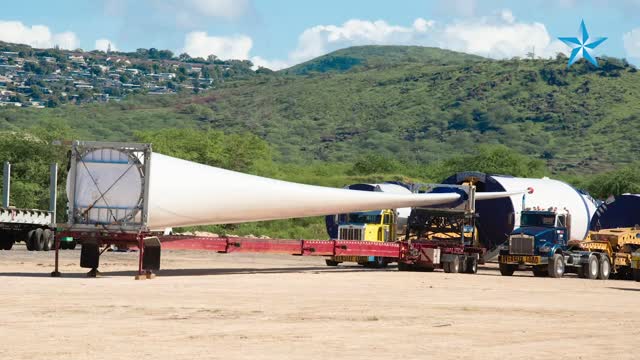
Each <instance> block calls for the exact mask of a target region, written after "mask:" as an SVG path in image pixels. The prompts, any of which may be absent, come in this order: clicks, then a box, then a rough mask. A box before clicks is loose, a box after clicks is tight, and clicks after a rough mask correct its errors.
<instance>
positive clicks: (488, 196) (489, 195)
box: [476, 190, 526, 200]
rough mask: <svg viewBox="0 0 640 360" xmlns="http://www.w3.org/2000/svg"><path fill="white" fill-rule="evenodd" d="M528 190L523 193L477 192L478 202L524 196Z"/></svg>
mask: <svg viewBox="0 0 640 360" xmlns="http://www.w3.org/2000/svg"><path fill="white" fill-rule="evenodd" d="M525 192H526V190H522V191H495V192H477V193H476V200H493V199H500V198H505V197H509V196H513V195H522V194H524V193H525Z"/></svg>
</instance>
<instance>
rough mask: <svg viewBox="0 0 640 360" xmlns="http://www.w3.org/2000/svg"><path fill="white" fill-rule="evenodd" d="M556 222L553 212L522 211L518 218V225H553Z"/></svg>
mask: <svg viewBox="0 0 640 360" xmlns="http://www.w3.org/2000/svg"><path fill="white" fill-rule="evenodd" d="M555 222H556V216H555V215H554V214H531V213H523V214H522V216H521V218H520V226H544V227H553V226H554V225H555Z"/></svg>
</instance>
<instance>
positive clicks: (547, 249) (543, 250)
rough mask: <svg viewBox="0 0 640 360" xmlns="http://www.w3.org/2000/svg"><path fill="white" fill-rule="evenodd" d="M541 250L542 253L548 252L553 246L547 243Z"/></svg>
mask: <svg viewBox="0 0 640 360" xmlns="http://www.w3.org/2000/svg"><path fill="white" fill-rule="evenodd" d="M539 250H540V252H541V253H548V252H549V251H551V248H550V247H549V246H546V245H545V246H541V247H540V249H539Z"/></svg>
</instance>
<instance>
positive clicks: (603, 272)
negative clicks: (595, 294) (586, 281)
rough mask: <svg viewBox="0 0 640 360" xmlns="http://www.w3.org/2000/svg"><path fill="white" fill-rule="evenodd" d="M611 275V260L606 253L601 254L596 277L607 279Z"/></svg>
mask: <svg viewBox="0 0 640 360" xmlns="http://www.w3.org/2000/svg"><path fill="white" fill-rule="evenodd" d="M610 275H611V262H609V257H608V256H607V255H602V257H601V258H600V271H599V272H598V279H600V280H607V279H609V276H610Z"/></svg>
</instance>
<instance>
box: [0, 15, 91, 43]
mask: <svg viewBox="0 0 640 360" xmlns="http://www.w3.org/2000/svg"><path fill="white" fill-rule="evenodd" d="M0 40H2V41H5V42H11V43H17V44H27V45H30V46H33V47H35V48H52V47H54V46H56V45H58V46H59V47H60V48H63V49H76V48H78V46H79V44H80V41H79V40H78V37H77V36H76V34H75V33H73V32H70V31H66V32H62V33H57V34H53V33H51V30H49V28H48V27H47V26H44V25H32V26H28V25H25V24H23V23H22V22H20V21H0Z"/></svg>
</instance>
